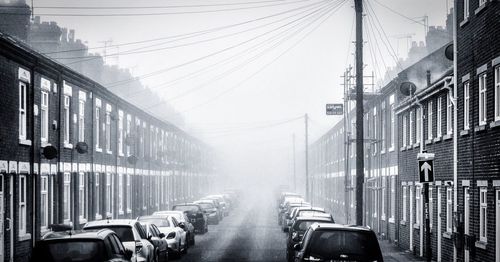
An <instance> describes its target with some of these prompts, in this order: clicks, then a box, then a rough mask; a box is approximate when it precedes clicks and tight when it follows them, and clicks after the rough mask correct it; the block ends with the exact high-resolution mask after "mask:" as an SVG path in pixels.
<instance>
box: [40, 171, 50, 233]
mask: <svg viewBox="0 0 500 262" xmlns="http://www.w3.org/2000/svg"><path fill="white" fill-rule="evenodd" d="M40 226H41V228H42V230H47V228H48V226H49V178H48V177H47V176H41V177H40Z"/></svg>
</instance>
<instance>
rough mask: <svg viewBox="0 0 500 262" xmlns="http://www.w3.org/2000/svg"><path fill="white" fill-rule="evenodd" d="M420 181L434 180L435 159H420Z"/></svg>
mask: <svg viewBox="0 0 500 262" xmlns="http://www.w3.org/2000/svg"><path fill="white" fill-rule="evenodd" d="M418 172H419V174H420V183H427V182H434V160H420V161H418Z"/></svg>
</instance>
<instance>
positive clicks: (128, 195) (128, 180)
mask: <svg viewBox="0 0 500 262" xmlns="http://www.w3.org/2000/svg"><path fill="white" fill-rule="evenodd" d="M164 191H166V190H164ZM126 192H127V193H126V194H127V213H130V212H132V209H131V208H132V190H131V188H130V175H127V191H126Z"/></svg>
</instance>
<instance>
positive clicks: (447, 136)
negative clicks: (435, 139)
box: [443, 133, 453, 141]
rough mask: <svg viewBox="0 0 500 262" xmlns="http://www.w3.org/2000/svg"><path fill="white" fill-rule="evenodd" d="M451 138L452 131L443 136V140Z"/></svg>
mask: <svg viewBox="0 0 500 262" xmlns="http://www.w3.org/2000/svg"><path fill="white" fill-rule="evenodd" d="M452 138H453V133H448V134H446V135H445V136H443V141H445V140H450V139H452Z"/></svg>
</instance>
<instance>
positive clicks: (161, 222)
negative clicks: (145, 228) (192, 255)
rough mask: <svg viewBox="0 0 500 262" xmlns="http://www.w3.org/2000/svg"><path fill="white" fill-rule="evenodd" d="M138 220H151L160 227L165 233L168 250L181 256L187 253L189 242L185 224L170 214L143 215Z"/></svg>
mask: <svg viewBox="0 0 500 262" xmlns="http://www.w3.org/2000/svg"><path fill="white" fill-rule="evenodd" d="M137 220H139V221H141V222H150V223H153V224H155V225H156V227H158V230H160V232H161V233H163V234H165V236H166V239H167V243H168V250H169V252H170V253H172V255H174V256H179V255H180V254H186V253H187V251H188V247H189V243H188V242H187V241H186V235H187V234H186V232H185V231H184V226H183V225H182V224H181V225H179V222H178V221H177V220H176V219H175V218H174V217H172V216H170V215H153V216H142V217H139V218H138V219H137Z"/></svg>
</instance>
